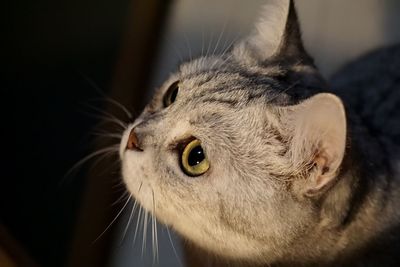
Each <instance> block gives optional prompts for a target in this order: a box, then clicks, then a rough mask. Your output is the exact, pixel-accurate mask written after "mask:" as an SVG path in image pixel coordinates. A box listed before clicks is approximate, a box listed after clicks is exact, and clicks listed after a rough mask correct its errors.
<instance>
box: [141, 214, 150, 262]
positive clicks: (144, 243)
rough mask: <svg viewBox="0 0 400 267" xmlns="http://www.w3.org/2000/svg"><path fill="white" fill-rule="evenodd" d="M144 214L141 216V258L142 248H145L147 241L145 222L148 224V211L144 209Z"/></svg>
mask: <svg viewBox="0 0 400 267" xmlns="http://www.w3.org/2000/svg"><path fill="white" fill-rule="evenodd" d="M144 212H145V213H144V216H143V235H142V258H143V255H144V250H145V249H146V243H147V224H148V216H149V213H148V212H147V211H144Z"/></svg>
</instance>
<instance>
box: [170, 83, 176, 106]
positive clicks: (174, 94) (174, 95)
mask: <svg viewBox="0 0 400 267" xmlns="http://www.w3.org/2000/svg"><path fill="white" fill-rule="evenodd" d="M177 94H178V86H177V85H176V86H175V88H174V89H173V91H172V92H171V96H170V97H169V101H170V103H174V102H175V99H176V95H177Z"/></svg>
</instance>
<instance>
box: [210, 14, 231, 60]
mask: <svg viewBox="0 0 400 267" xmlns="http://www.w3.org/2000/svg"><path fill="white" fill-rule="evenodd" d="M227 22H228V20H225V23H224V25H223V26H222V30H221V33H220V34H219V36H218V39H217V43H216V44H215V47H214V51H213V53H212V55H215V52H216V51H217V49H218V46H219V42H220V41H221V39H222V36H223V35H224V33H225V30H226V24H227Z"/></svg>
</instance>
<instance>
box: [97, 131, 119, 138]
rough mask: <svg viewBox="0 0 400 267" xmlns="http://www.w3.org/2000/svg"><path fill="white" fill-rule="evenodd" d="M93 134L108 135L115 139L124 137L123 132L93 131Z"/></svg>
mask: <svg viewBox="0 0 400 267" xmlns="http://www.w3.org/2000/svg"><path fill="white" fill-rule="evenodd" d="M91 134H92V135H95V136H100V137H108V138H113V139H121V138H122V134H118V133H106V132H92V133H91Z"/></svg>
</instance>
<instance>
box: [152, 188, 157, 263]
mask: <svg viewBox="0 0 400 267" xmlns="http://www.w3.org/2000/svg"><path fill="white" fill-rule="evenodd" d="M151 193H152V198H153V210H152V213H151V217H152V228H153V229H152V242H153V263H154V262H157V263H158V237H157V217H156V216H154V214H155V212H156V201H155V197H154V190H153V189H152V190H151ZM156 260H157V261H156Z"/></svg>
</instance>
